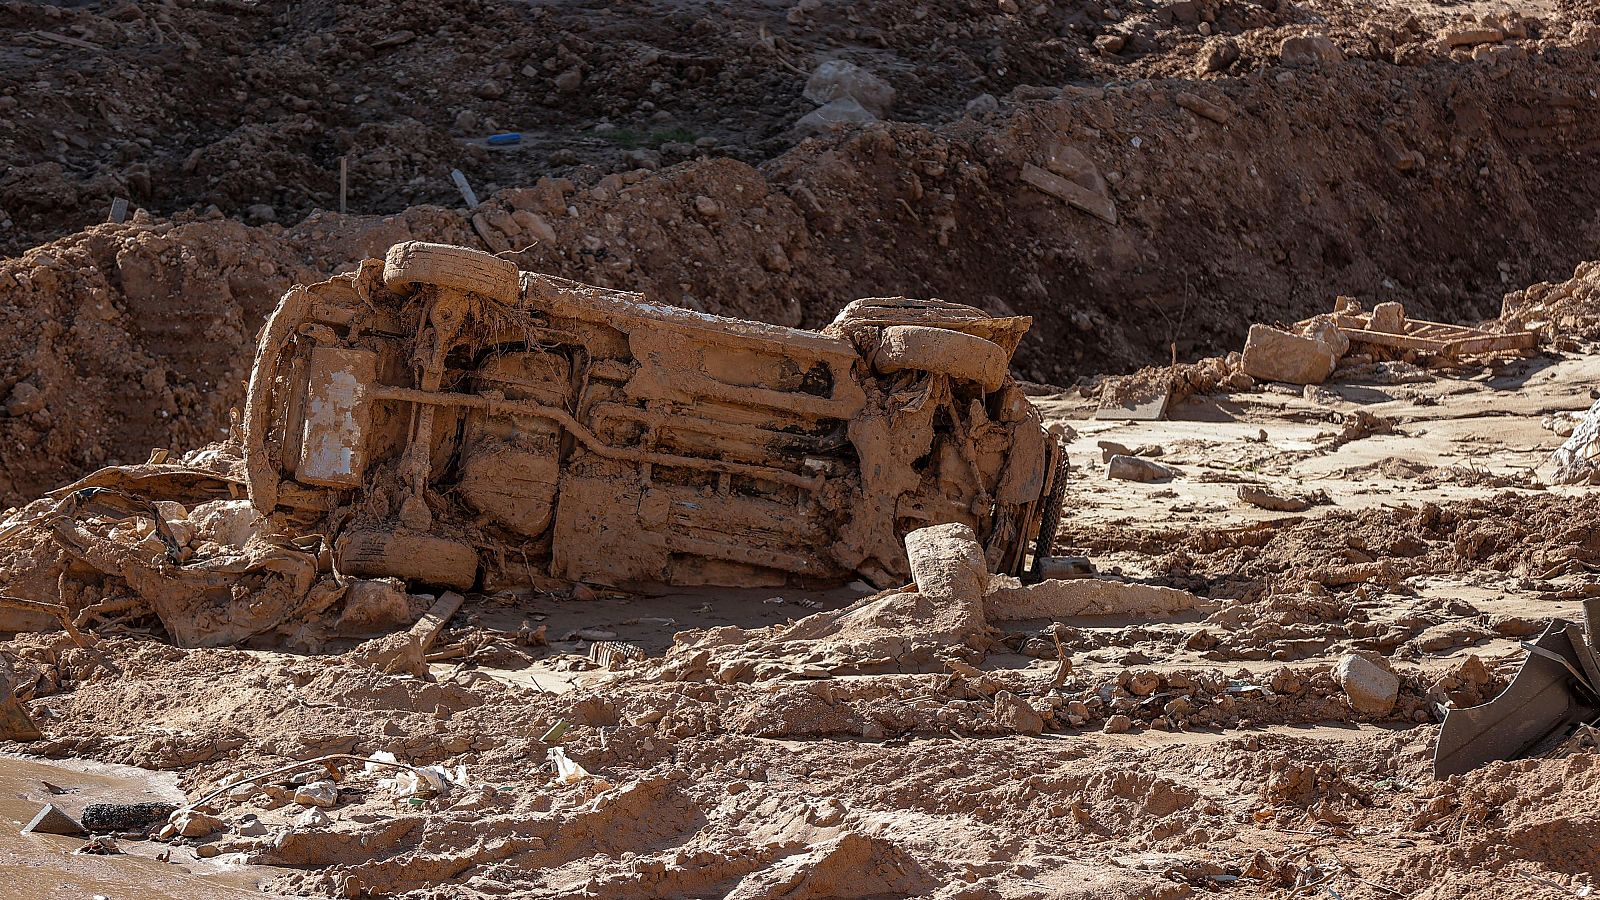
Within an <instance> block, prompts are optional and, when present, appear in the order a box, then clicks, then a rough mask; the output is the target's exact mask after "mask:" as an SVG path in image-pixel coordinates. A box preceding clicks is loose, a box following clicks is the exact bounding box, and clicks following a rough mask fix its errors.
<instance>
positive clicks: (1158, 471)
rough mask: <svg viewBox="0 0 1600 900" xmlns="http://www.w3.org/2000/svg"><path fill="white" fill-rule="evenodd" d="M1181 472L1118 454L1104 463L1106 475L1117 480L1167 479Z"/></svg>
mask: <svg viewBox="0 0 1600 900" xmlns="http://www.w3.org/2000/svg"><path fill="white" fill-rule="evenodd" d="M1181 474H1182V473H1181V472H1179V471H1178V470H1177V469H1174V468H1173V467H1171V466H1167V465H1162V464H1161V463H1158V462H1151V461H1150V460H1148V459H1141V458H1140V457H1137V456H1124V455H1121V454H1118V455H1116V456H1113V457H1111V460H1110V462H1108V463H1107V464H1106V477H1107V478H1115V479H1117V480H1119V481H1143V482H1147V483H1148V482H1152V481H1169V480H1171V479H1173V478H1175V477H1177V476H1178V475H1181Z"/></svg>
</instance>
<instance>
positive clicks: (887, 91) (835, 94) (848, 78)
mask: <svg viewBox="0 0 1600 900" xmlns="http://www.w3.org/2000/svg"><path fill="white" fill-rule="evenodd" d="M802 93H803V94H804V96H805V98H806V99H807V100H810V101H811V102H812V103H816V104H819V105H821V106H823V107H824V108H826V107H828V106H831V105H832V104H834V103H835V102H837V101H839V100H854V101H855V102H856V104H857V105H858V106H859V107H860V108H861V109H863V110H865V111H866V112H868V113H871V114H872V116H873V117H874V119H877V118H880V117H882V116H885V115H887V114H888V112H889V109H890V107H892V106H894V88H893V87H891V86H890V85H889V82H887V81H884V80H883V79H882V78H879V77H878V76H876V75H874V74H872V73H871V72H868V71H867V70H866V69H863V68H861V67H860V66H858V65H856V64H854V63H848V62H845V61H844V60H842V59H830V60H827V61H826V62H824V63H822V64H821V65H819V66H817V68H816V70H815V71H813V72H812V73H811V77H810V78H809V79H807V80H806V87H805V90H804V91H803V92H802ZM819 111H820V110H819ZM808 118H809V117H808ZM802 121H804V120H802Z"/></svg>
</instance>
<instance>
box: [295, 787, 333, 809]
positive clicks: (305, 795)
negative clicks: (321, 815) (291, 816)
mask: <svg viewBox="0 0 1600 900" xmlns="http://www.w3.org/2000/svg"><path fill="white" fill-rule="evenodd" d="M294 802H296V803H298V804H300V805H301V806H324V807H326V806H332V805H334V804H335V803H338V802H339V788H338V787H336V786H335V785H334V783H333V782H331V781H313V782H312V783H310V784H306V785H301V786H300V787H298V788H295V792H294Z"/></svg>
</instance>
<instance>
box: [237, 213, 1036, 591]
mask: <svg viewBox="0 0 1600 900" xmlns="http://www.w3.org/2000/svg"><path fill="white" fill-rule="evenodd" d="M1029 324H1030V320H1029V319H1028V318H1026V317H1006V318H998V317H993V316H990V315H988V314H986V313H984V312H983V311H982V310H978V309H975V308H971V307H966V306H960V305H956V304H950V303H943V302H939V301H914V300H906V299H901V298H895V299H867V300H858V301H855V302H853V303H851V304H849V305H848V306H846V307H845V308H844V310H843V311H842V312H840V313H839V315H838V317H837V318H836V319H835V320H834V322H833V323H832V324H831V325H829V326H828V327H827V328H826V329H824V330H823V331H822V332H820V333H819V332H814V331H804V330H799V329H794V328H784V327H780V326H776V325H766V324H760V323H755V322H749V321H740V320H736V319H729V318H723V317H719V316H713V315H706V314H702V313H697V312H693V311H690V310H685V309H679V308H675V307H669V306H664V305H660V304H656V303H652V302H650V301H648V300H647V299H645V298H644V297H643V296H641V295H639V294H633V293H626V292H621V291H613V290H605V289H601V288H597V287H591V286H588V285H584V284H578V283H575V282H571V281H566V280H563V279H560V278H554V277H551V276H548V275H542V274H537V273H532V272H519V271H518V270H517V267H516V266H515V265H514V264H513V263H511V262H509V261H506V260H504V259H500V258H498V257H495V256H491V255H489V254H486V253H481V252H478V251H474V250H468V249H464V248H460V247H451V246H445V245H439V244H427V243H419V242H409V243H404V244H398V245H396V246H394V247H393V248H391V249H390V251H389V253H388V255H387V258H386V259H384V260H378V259H369V260H367V261H365V262H364V263H362V264H361V265H360V266H359V268H358V269H357V270H356V271H354V272H352V273H350V274H347V275H342V276H339V277H335V278H332V279H330V280H328V281H324V282H321V283H319V284H314V285H310V286H296V287H294V288H293V289H292V290H290V291H289V292H288V294H286V295H285V296H284V298H283V300H282V302H281V304H280V305H279V306H278V308H277V310H276V311H275V312H274V313H273V314H272V316H271V318H270V319H269V320H268V323H267V326H266V328H265V330H264V332H263V334H262V338H261V341H260V344H259V348H258V352H257V357H256V362H255V367H254V371H253V374H252V377H251V382H250V388H249V395H248V401H247V405H246V409H245V412H244V423H243V443H244V458H245V464H246V473H247V480H248V491H249V497H250V499H251V501H252V502H253V504H254V505H255V507H256V509H257V510H258V511H259V512H260V513H261V514H263V515H264V516H268V517H282V516H287V517H290V518H292V519H295V520H298V521H299V523H300V525H301V527H302V528H312V527H314V528H316V529H319V530H320V531H321V533H323V534H324V535H326V536H328V537H329V539H330V540H331V543H332V548H333V553H332V565H333V566H334V568H335V569H336V570H337V571H338V572H339V573H341V574H344V575H351V576H364V577H379V576H396V577H400V578H404V579H407V580H409V581H412V582H420V583H423V584H433V585H440V586H448V587H455V588H468V587H473V586H478V587H483V588H486V589H489V588H496V587H504V586H513V585H517V584H525V583H529V582H536V581H538V580H539V579H540V578H544V577H554V578H558V579H563V580H568V581H585V582H591V583H597V584H605V585H618V586H633V585H645V584H667V585H775V584H782V583H806V584H821V583H829V582H832V583H839V582H842V581H846V580H850V579H853V578H857V577H861V578H865V579H866V580H868V581H869V582H872V583H875V584H878V585H888V584H897V583H902V582H904V581H905V580H906V578H907V573H908V569H907V561H906V558H905V551H904V549H903V539H904V536H905V534H906V533H907V532H908V531H911V530H913V529H916V528H919V527H922V526H924V525H929V524H934V523H943V522H962V523H966V524H968V525H971V526H972V527H973V528H974V530H975V531H976V532H977V534H978V535H979V537H980V538H981V539H982V541H983V543H984V546H985V548H986V552H987V555H988V558H989V563H990V565H991V566H992V567H993V569H994V570H995V571H997V572H1006V573H1022V572H1023V571H1024V569H1025V568H1026V567H1027V566H1028V565H1029V561H1030V554H1032V555H1035V556H1043V555H1047V554H1048V553H1049V550H1050V547H1049V544H1050V541H1051V538H1052V535H1053V533H1054V530H1055V525H1056V518H1057V514H1058V505H1059V497H1058V496H1057V494H1056V491H1057V490H1058V488H1059V484H1058V483H1057V482H1058V480H1059V476H1058V470H1059V469H1060V468H1061V461H1062V454H1061V451H1060V448H1059V445H1058V444H1057V442H1056V441H1055V440H1054V439H1053V438H1052V437H1051V435H1049V434H1048V433H1047V432H1046V431H1045V430H1044V429H1043V427H1042V426H1041V422H1040V418H1039V415H1038V413H1037V412H1036V411H1035V409H1034V408H1033V406H1032V405H1031V404H1030V403H1029V402H1028V400H1027V399H1026V397H1025V396H1024V395H1023V392H1022V390H1021V388H1020V387H1019V386H1018V385H1017V384H1016V382H1015V381H1014V380H1012V379H1011V378H1010V377H1009V376H1008V374H1007V367H1008V364H1009V361H1010V358H1011V355H1012V353H1013V352H1014V351H1015V349H1016V346H1017V343H1018V341H1019V340H1021V338H1022V336H1023V334H1024V333H1025V332H1026V331H1027V329H1028V326H1029Z"/></svg>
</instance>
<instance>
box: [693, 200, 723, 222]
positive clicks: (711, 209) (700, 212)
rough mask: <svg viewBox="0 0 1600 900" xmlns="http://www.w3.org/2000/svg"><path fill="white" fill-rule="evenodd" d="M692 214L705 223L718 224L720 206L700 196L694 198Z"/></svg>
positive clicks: (720, 211)
mask: <svg viewBox="0 0 1600 900" xmlns="http://www.w3.org/2000/svg"><path fill="white" fill-rule="evenodd" d="M694 214H695V215H697V216H699V217H700V218H702V219H705V220H706V221H707V222H720V221H722V204H720V203H718V202H717V201H715V200H713V199H711V198H710V197H707V196H705V195H704V194H702V195H700V196H697V197H695V198H694Z"/></svg>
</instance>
